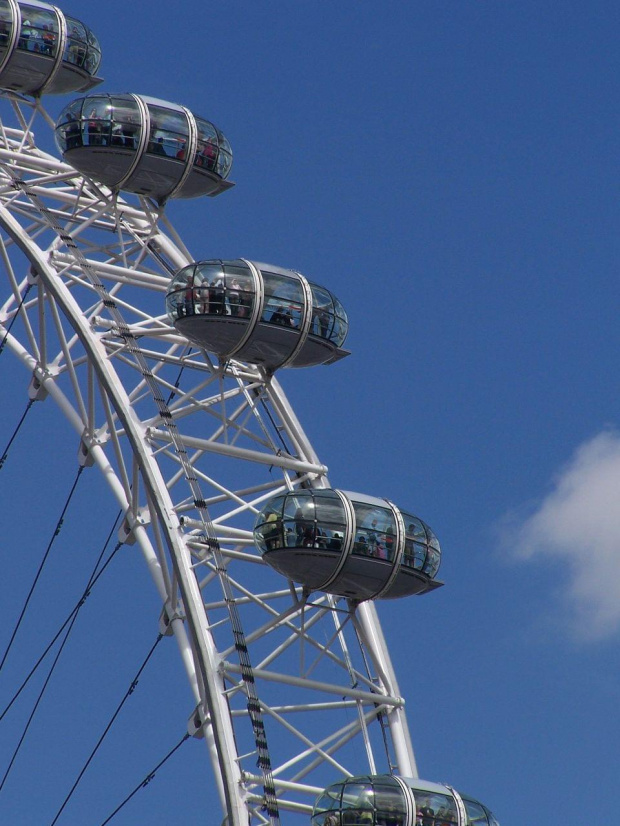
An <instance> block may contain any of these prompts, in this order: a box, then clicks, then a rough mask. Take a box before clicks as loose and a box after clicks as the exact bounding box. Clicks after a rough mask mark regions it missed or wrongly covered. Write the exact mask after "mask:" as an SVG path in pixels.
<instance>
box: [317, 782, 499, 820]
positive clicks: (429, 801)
mask: <svg viewBox="0 0 620 826" xmlns="http://www.w3.org/2000/svg"><path fill="white" fill-rule="evenodd" d="M311 823H312V826H499V823H498V822H497V820H496V819H495V817H494V815H493V813H492V812H491V811H489V809H488V808H487V807H486V806H483V805H482V803H480V802H479V801H477V800H474V799H473V798H470V797H469V796H467V795H464V794H461V793H460V792H457V791H456V790H455V789H453V788H452V787H451V786H445V785H443V784H441V783H429V782H427V781H426V780H419V779H417V778H416V779H415V780H414V779H410V778H401V777H394V776H393V775H389V774H384V775H370V776H363V777H347V778H346V779H344V780H341V781H340V782H339V783H334V784H333V785H332V786H329V787H328V788H327V789H325V791H324V792H323V794H322V795H321V796H320V797H319V798H318V799H317V801H316V803H315V804H314V809H313V812H312V820H311Z"/></svg>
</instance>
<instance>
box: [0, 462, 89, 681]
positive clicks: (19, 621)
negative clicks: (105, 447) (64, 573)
mask: <svg viewBox="0 0 620 826" xmlns="http://www.w3.org/2000/svg"><path fill="white" fill-rule="evenodd" d="M83 470H84V466H83V465H81V466H80V467H79V468H78V472H77V474H76V477H75V480H74V482H73V485H72V487H71V490H70V492H69V495H68V497H67V500H66V502H65V505H64V507H63V509H62V513H61V514H60V519H59V520H58V522H57V524H56V528H55V529H54V533H53V535H52V538H51V539H50V541H49V542H48V545H47V548H46V550H45V554H44V555H43V559H42V560H41V562H40V564H39V569H38V571H37V573H36V576H35V578H34V581H33V583H32V585H31V587H30V591H29V592H28V596H27V597H26V601H25V602H24V606H23V608H22V610H21V613H20V615H19V619H18V620H17V623H16V625H15V628H14V629H13V633H12V634H11V639H10V640H9V643H8V645H7V648H6V651H5V652H4V655H3V657H2V661H1V662H0V671H2V668H3V666H4V663H5V662H6V658H7V656H8V654H9V651H10V650H11V646H12V645H13V642H14V641H15V637H16V636H17V632H18V630H19V627H20V625H21V624H22V620H23V619H24V615H25V613H26V610H27V608H28V605H29V603H30V599H31V598H32V595H33V593H34V589H35V588H36V586H37V582H38V581H39V578H40V576H41V573H42V572H43V568H44V567H45V563H46V562H47V558H48V556H49V554H50V551H51V549H52V545H53V544H54V540H55V539H56V537H57V536H58V534H59V533H60V531H61V529H62V525H63V522H64V518H65V514H66V513H67V509H68V507H69V504H70V503H71V499H72V498H73V494H74V493H75V489H76V487H77V484H78V482H79V480H80V476H81V475H82V471H83Z"/></svg>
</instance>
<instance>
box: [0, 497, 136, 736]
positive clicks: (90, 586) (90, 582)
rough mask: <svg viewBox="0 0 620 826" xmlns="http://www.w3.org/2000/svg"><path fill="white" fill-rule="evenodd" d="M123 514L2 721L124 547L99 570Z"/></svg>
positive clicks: (111, 556)
mask: <svg viewBox="0 0 620 826" xmlns="http://www.w3.org/2000/svg"><path fill="white" fill-rule="evenodd" d="M121 516H122V511H121V512H120V513H119V515H118V516H117V518H116V521H115V523H114V525H113V526H112V530H111V531H110V533H109V535H108V538H107V539H106V542H105V545H104V546H103V549H102V551H101V553H100V555H99V558H98V559H97V562H96V563H95V566H94V568H93V572H92V573H91V575H90V577H89V580H88V584H87V586H86V588H85V590H84V592H83V594H82V596H81V597H80V599H79V600H78V602H77V603H76V604H75V606H74V607H73V609H72V610H71V612H70V614H69V616H68V617H67V618H66V619H65V621H64V622H63V624H62V625H61V626H60V628H59V629H58V631H57V632H56V634H55V635H54V637H53V638H52V640H51V641H50V642H49V643H48V645H47V647H46V648H45V650H44V651H43V653H42V654H41V656H40V657H39V659H38V660H37V661H36V663H35V664H34V666H33V667H32V668H31V670H30V672H29V674H28V675H27V676H26V678H25V679H24V680H23V682H22V684H21V685H20V687H19V688H18V689H17V691H16V692H15V694H14V695H13V697H12V699H11V701H10V702H9V704H8V705H7V706H6V708H5V709H4V711H3V712H2V714H0V722H1V721H2V720H3V719H4V717H5V716H6V714H7V713H8V711H9V709H10V708H11V706H12V705H13V704H14V703H15V701H16V700H17V698H18V697H19V695H20V694H21V693H22V691H23V690H24V688H25V687H26V686H27V685H28V683H29V682H30V679H31V678H32V677H33V676H34V674H35V672H36V671H37V669H38V668H39V666H40V665H41V663H42V662H43V660H44V659H45V657H46V656H47V655H48V654H49V652H50V650H51V649H52V647H53V646H54V643H55V642H56V640H57V639H58V638H59V637H60V635H61V634H62V632H63V631H64V630H65V628H66V627H67V625H68V624H69V623H70V622H71V620H72V618H73V617H74V616H75V615H76V614H77V612H78V611H79V610H80V609H81V607H82V606H83V605H84V603H85V602H86V600H87V599H88V597H89V596H90V594H91V592H92V589H93V587H94V585H95V584H96V582H97V581H98V579H99V577H100V576H101V575H102V574H103V573H104V571H105V570H106V568H107V567H108V565H109V564H110V562H111V561H112V560H113V559H114V556H115V555H116V553H117V551H118V550H119V549H120V548H122V546H123V543H122V542H118V543H117V545H116V547H115V548H114V550H113V551H112V553H111V554H110V556H109V557H108V558H107V560H106V561H105V562H104V564H103V566H102V567H101V570H99V571H97V568H98V567H99V564H100V562H101V559H102V558H103V554H104V553H105V549H106V548H107V546H108V543H109V541H110V539H111V537H112V534H113V533H114V530H115V529H116V526H117V524H118V521H119V519H120V517H121Z"/></svg>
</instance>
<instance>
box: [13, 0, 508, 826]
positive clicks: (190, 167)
mask: <svg viewBox="0 0 620 826" xmlns="http://www.w3.org/2000/svg"><path fill="white" fill-rule="evenodd" d="M100 56H101V50H100V47H99V43H98V41H97V39H96V37H95V35H94V34H93V33H92V32H91V31H90V30H89V29H88V27H87V26H85V25H84V24H83V23H82V22H81V21H77V20H74V19H73V18H68V17H66V16H65V15H63V14H62V12H60V10H58V9H57V8H56V7H53V6H48V5H47V4H44V3H40V2H37V3H36V4H35V3H33V4H32V5H31V4H28V3H25V2H23V3H22V2H21V0H20V2H17V0H0V86H1V87H2V89H3V91H2V92H1V95H2V98H3V99H2V101H1V105H2V116H1V123H2V126H1V130H0V255H1V256H2V261H3V267H4V270H5V274H6V279H5V291H4V295H3V296H0V340H2V341H3V344H4V345H5V346H6V348H7V349H8V350H10V351H11V352H12V353H13V355H14V356H15V357H16V358H17V359H18V360H19V361H20V362H21V364H22V365H23V366H24V368H25V369H26V370H27V371H28V373H29V374H30V375H31V382H30V388H29V396H30V399H31V400H35V399H36V400H43V399H45V400H46V401H45V404H46V405H50V404H52V403H55V404H56V405H57V406H58V408H59V409H60V410H61V412H62V414H64V417H65V418H66V420H67V422H68V424H69V425H70V426H71V427H72V428H73V430H74V431H75V434H76V442H77V443H78V444H79V451H78V461H79V464H80V465H81V466H83V467H84V468H87V469H89V470H88V472H91V473H95V472H97V471H99V472H100V473H101V474H102V475H103V478H104V479H105V481H106V483H107V486H108V488H109V492H110V495H111V497H112V498H113V499H114V500H115V501H116V502H117V503H118V505H119V507H120V509H121V511H122V514H123V516H122V526H121V528H120V532H119V537H120V540H121V541H123V542H125V543H128V544H132V545H135V546H136V547H137V548H139V550H140V552H141V554H142V556H143V558H144V561H145V563H146V566H147V569H148V571H149V573H150V576H151V578H152V580H153V582H154V585H155V587H156V589H157V592H158V595H159V598H160V599H161V604H162V612H161V620H160V629H161V632H162V633H163V634H165V635H166V636H168V637H170V638H172V639H174V640H175V642H176V644H177V646H178V648H179V651H180V655H181V659H182V662H183V666H184V669H185V671H186V674H187V678H188V681H189V685H190V687H191V691H192V692H193V699H194V706H193V708H188V709H187V714H186V717H187V718H188V720H189V722H188V733H189V735H190V736H193V737H196V738H199V739H203V740H204V742H205V745H206V750H205V770H209V771H211V772H212V774H213V776H214V777H215V782H216V785H217V788H218V791H219V797H220V803H221V817H220V818H219V820H218V822H222V823H225V824H228V826H247V824H248V823H251V824H269V823H271V824H276V823H279V822H284V823H308V822H309V820H310V816H311V815H312V822H313V823H314V824H315V826H332V824H338V826H340V824H341V823H342V824H345V823H351V824H352V823H375V824H386V826H387V824H400V826H406V824H411V826H413V824H416V823H418V822H419V823H421V824H423V826H428V825H429V824H430V826H435V824H440V823H454V824H466V823H469V822H475V823H487V824H493V823H495V821H494V819H493V818H492V815H491V814H490V813H489V812H488V810H487V809H486V808H485V807H483V806H482V805H481V804H478V803H477V802H476V801H470V800H468V799H466V798H464V797H462V796H461V795H459V794H458V793H457V792H456V791H454V790H453V789H451V787H444V786H439V785H438V784H426V785H425V784H424V783H422V781H419V780H418V772H417V767H416V762H415V758H414V753H413V748H412V744H411V739H410V736H409V731H408V727H407V720H406V716H405V710H404V705H405V704H404V699H403V698H402V696H401V693H400V690H399V687H398V683H397V679H396V675H395V672H394V669H393V666H392V663H391V660H390V656H389V652H388V648H387V645H386V642H385V639H384V636H383V633H382V631H381V627H380V624H379V621H378V618H377V613H376V611H375V608H374V602H373V601H374V600H375V599H383V598H396V597H404V596H409V595H415V594H424V593H427V592H430V591H432V590H434V589H435V588H437V587H439V586H440V585H441V583H440V582H439V581H438V580H437V579H436V575H437V573H438V568H439V562H440V549H439V544H438V542H437V539H436V537H435V536H434V534H433V532H432V531H431V530H430V528H429V527H428V526H427V525H426V524H425V523H424V522H423V521H422V520H421V519H419V518H418V517H417V516H416V515H414V514H413V513H411V512H410V511H409V509H408V508H403V507H401V505H400V504H399V505H396V504H395V503H392V502H390V501H388V500H386V499H383V498H380V497H378V496H375V495H370V494H369V493H367V492H366V493H353V492H349V491H341V490H337V489H334V488H332V487H331V486H330V483H329V480H328V478H327V467H326V465H325V464H323V462H322V461H321V460H320V459H319V457H318V456H317V454H316V452H315V451H314V449H313V448H312V445H311V444H310V442H309V440H308V438H307V436H306V434H305V432H304V430H303V427H302V425H301V423H300V421H299V419H298V417H297V415H296V414H295V412H294V410H293V409H292V407H291V405H290V403H289V401H288V400H287V398H286V396H285V394H284V392H283V390H282V388H281V386H280V383H279V381H278V378H277V375H279V373H278V371H279V370H280V368H286V367H297V368H302V367H308V368H312V367H313V366H315V365H319V364H328V365H331V364H332V363H334V362H337V361H338V360H339V359H341V358H344V357H346V356H347V355H348V353H347V351H346V349H345V348H344V343H345V338H346V333H347V327H348V319H347V315H346V311H345V309H344V307H343V305H342V304H341V303H340V301H339V300H338V298H337V297H336V296H334V295H333V293H332V292H331V291H330V290H329V288H328V286H324V285H319V284H317V283H315V282H314V281H312V280H309V279H308V278H306V277H305V276H304V275H303V274H301V273H299V272H295V271H292V270H287V269H283V268H282V267H279V266H278V265H269V264H264V263H261V262H255V261H250V260H247V259H244V258H239V259H236V260H221V259H218V258H212V257H207V253H206V251H204V250H198V251H196V253H194V254H192V253H190V251H189V250H188V249H187V248H186V247H185V245H184V243H183V240H182V238H181V235H180V233H178V232H177V231H176V230H175V229H174V227H173V226H172V224H171V223H170V221H169V218H168V216H167V213H166V210H165V207H166V204H167V202H168V201H169V200H170V199H173V198H177V197H197V196H199V195H208V196H210V197H214V196H218V195H219V194H221V193H223V192H225V191H226V190H228V189H230V187H231V186H232V183H231V182H230V181H229V179H228V178H229V174H230V170H231V164H232V150H231V147H230V144H229V143H228V141H227V139H226V137H225V136H224V135H223V134H222V132H221V131H220V130H219V129H218V128H217V127H216V126H215V125H214V124H213V123H211V122H210V121H207V120H205V119H204V118H202V117H201V116H199V115H197V114H195V113H193V112H191V111H189V110H188V109H187V108H185V107H183V106H180V105H177V104H173V103H168V102H165V101H161V100H158V99H154V98H147V97H144V96H139V95H133V94H122V95H115V94H108V93H100V92H98V91H97V92H95V91H92V90H93V89H94V87H95V86H97V85H98V83H100V79H99V78H98V77H97V71H98V67H99V62H100ZM48 92H50V93H51V92H53V93H64V94H81V97H78V98H77V99H75V100H72V102H71V103H70V104H69V105H68V106H66V107H65V109H64V110H63V112H62V114H61V115H60V117H59V118H58V120H57V121H56V122H54V121H53V120H52V119H51V118H50V117H49V116H48V115H47V114H46V111H45V109H44V108H43V105H42V103H41V97H42V95H44V94H45V93H48ZM35 123H36V126H37V131H38V130H41V129H42V128H43V127H44V126H45V127H46V128H48V129H50V130H52V132H53V134H54V136H55V139H56V144H57V146H58V148H59V155H61V156H62V160H61V159H59V157H58V156H56V155H53V154H50V153H48V152H45V151H43V150H42V149H40V148H39V146H38V145H37V143H36V142H35V140H34V138H33V131H34V125H35ZM330 369H331V368H330ZM333 369H337V367H335V368H333ZM71 459H72V461H75V459H74V457H71ZM345 712H346V714H345ZM209 766H210V768H209ZM360 777H363V778H365V780H364V781H363V782H361V781H360ZM377 778H379V779H377ZM381 778H383V779H381ZM402 778H406V779H407V780H406V781H405V780H403V779H402ZM352 779H353V780H356V779H357V780H356V784H355V783H353V780H352ZM334 781H336V783H335V785H334ZM330 784H332V785H330ZM326 787H329V788H328V789H327V790H326V791H325V792H324V790H325V789H326ZM360 788H363V793H362V792H360ZM354 790H355V791H354ZM356 794H357V795H358V798H359V799H362V798H364V800H365V801H366V803H363V804H362V803H359V800H358V802H357V803H356V802H355V800H357V799H358V798H356V797H355V795H356ZM373 795H374V796H373ZM381 796H383V797H381ZM390 796H391V797H390ZM371 798H372V800H374V799H375V798H376V799H377V800H379V799H380V798H381V799H384V800H388V799H390V800H391V803H390V805H389V806H388V804H387V803H386V804H385V811H383V810H382V809H381V807H380V806H378V805H377V806H375V808H374V809H373V808H372V807H370V808H369V806H370V804H369V803H368V801H369V800H371ZM315 801H318V802H316V804H315ZM352 801H353V802H352ZM425 801H426V802H427V803H428V802H429V801H432V802H433V806H431V805H430V804H429V805H427V806H426V808H427V809H428V810H429V811H431V812H432V814H426V815H424V812H423V811H422V810H423V809H424V808H425V807H424V805H423V804H424V802H425ZM440 804H441V805H442V806H443V807H444V809H445V811H444V810H443V809H442V814H441V818H442V819H441V820H440V819H438V818H439V808H440ZM476 807H477V808H476ZM346 812H348V813H349V819H348V820H347V814H346ZM390 812H392V814H391V815H390ZM364 813H365V814H364ZM365 815H369V816H370V818H371V819H370V820H369V819H364V817H365ZM390 817H392V819H391V820H390ZM423 817H426V820H421V819H420V818H423ZM352 818H353V819H352ZM354 818H357V819H354ZM373 818H374V819H373ZM213 822H215V821H213Z"/></svg>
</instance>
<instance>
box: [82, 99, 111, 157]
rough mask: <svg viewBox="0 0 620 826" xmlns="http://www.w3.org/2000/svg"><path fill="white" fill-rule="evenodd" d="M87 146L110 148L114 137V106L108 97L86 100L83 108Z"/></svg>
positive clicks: (84, 136)
mask: <svg viewBox="0 0 620 826" xmlns="http://www.w3.org/2000/svg"><path fill="white" fill-rule="evenodd" d="M82 118H83V119H84V120H83V124H82V135H83V140H84V145H85V146H108V145H109V143H110V140H111V137H112V104H111V103H110V99H109V98H108V97H107V95H106V96H103V95H101V96H99V97H89V98H85V100H84V105H83V107H82Z"/></svg>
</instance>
